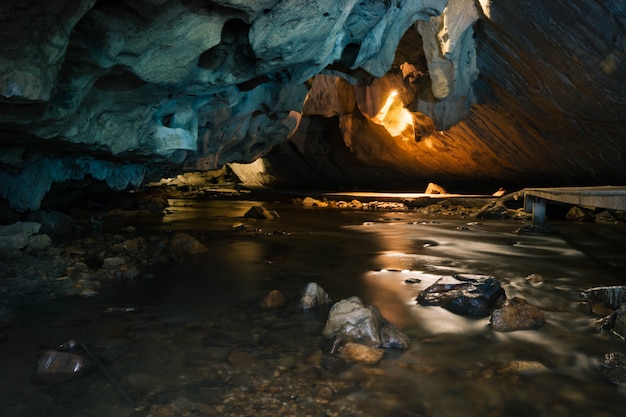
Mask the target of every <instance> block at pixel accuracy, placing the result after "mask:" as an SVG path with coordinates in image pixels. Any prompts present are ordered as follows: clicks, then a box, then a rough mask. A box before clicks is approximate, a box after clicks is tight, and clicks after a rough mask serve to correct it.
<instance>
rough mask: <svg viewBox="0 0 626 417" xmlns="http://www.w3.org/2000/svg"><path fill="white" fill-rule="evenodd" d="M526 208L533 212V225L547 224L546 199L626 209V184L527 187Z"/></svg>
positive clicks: (525, 191) (525, 194)
mask: <svg viewBox="0 0 626 417" xmlns="http://www.w3.org/2000/svg"><path fill="white" fill-rule="evenodd" d="M522 192H523V193H524V208H525V210H526V211H527V212H532V213H533V226H537V227H539V228H541V227H543V226H544V225H545V221H546V201H547V200H550V201H558V202H560V203H566V204H572V205H575V206H584V207H597V208H606V209H613V210H626V186H611V185H607V186H602V187H558V188H525V189H523V190H522Z"/></svg>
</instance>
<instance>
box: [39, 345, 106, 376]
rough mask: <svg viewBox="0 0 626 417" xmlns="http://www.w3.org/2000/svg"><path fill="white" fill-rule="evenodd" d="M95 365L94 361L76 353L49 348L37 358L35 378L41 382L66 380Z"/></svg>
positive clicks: (83, 372)
mask: <svg viewBox="0 0 626 417" xmlns="http://www.w3.org/2000/svg"><path fill="white" fill-rule="evenodd" d="M95 367H96V364H95V362H93V361H92V360H90V359H87V358H86V357H84V356H82V355H79V354H78V353H72V352H57V351H52V350H49V351H46V352H44V353H43V355H42V356H41V358H40V359H39V364H38V366H37V372H36V374H35V380H36V381H37V382H40V383H43V384H53V383H58V382H63V381H68V380H70V379H73V378H76V377H79V376H81V375H84V374H85V373H87V372H89V371H91V370H93V369H95Z"/></svg>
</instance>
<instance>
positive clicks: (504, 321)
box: [489, 297, 546, 332]
mask: <svg viewBox="0 0 626 417" xmlns="http://www.w3.org/2000/svg"><path fill="white" fill-rule="evenodd" d="M545 322H546V319H545V317H544V315H543V313H542V312H541V311H540V310H539V309H538V308H537V307H535V306H533V305H532V304H529V303H528V302H527V301H526V300H525V299H523V298H520V297H513V298H511V299H510V300H508V301H506V302H505V303H504V306H503V307H502V308H500V309H497V310H495V311H494V312H493V314H492V315H491V319H490V321H489V324H491V327H492V328H493V329H494V330H496V331H498V332H512V331H515V330H530V329H538V328H540V327H541V326H543V325H544V324H545Z"/></svg>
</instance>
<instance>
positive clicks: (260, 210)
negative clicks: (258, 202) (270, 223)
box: [244, 206, 280, 220]
mask: <svg viewBox="0 0 626 417" xmlns="http://www.w3.org/2000/svg"><path fill="white" fill-rule="evenodd" d="M244 217H247V218H250V219H258V220H272V219H278V218H280V216H279V215H278V213H276V212H275V211H269V210H267V209H266V208H265V207H263V206H252V207H250V209H249V210H248V211H247V212H246V214H244Z"/></svg>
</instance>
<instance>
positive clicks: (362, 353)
mask: <svg viewBox="0 0 626 417" xmlns="http://www.w3.org/2000/svg"><path fill="white" fill-rule="evenodd" d="M384 356H385V352H384V351H383V350H381V349H376V348H373V347H370V346H365V345H362V344H360V343H352V342H348V343H346V344H345V345H343V347H342V348H341V357H342V358H343V359H345V360H346V361H347V362H358V363H364V364H366V365H374V364H376V363H378V362H380V361H381V360H382V359H383V357H384Z"/></svg>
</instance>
